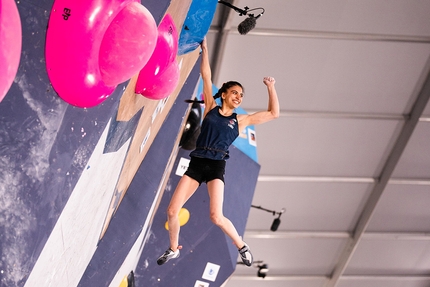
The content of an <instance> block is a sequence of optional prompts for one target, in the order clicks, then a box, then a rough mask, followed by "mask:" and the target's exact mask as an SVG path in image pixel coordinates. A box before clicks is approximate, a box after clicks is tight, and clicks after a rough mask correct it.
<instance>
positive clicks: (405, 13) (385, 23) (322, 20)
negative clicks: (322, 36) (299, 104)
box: [233, 0, 430, 36]
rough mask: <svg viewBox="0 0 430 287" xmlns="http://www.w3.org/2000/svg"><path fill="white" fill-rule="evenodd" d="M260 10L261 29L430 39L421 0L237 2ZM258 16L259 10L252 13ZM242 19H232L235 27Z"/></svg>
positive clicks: (429, 25) (429, 10) (428, 21)
mask: <svg viewBox="0 0 430 287" xmlns="http://www.w3.org/2000/svg"><path fill="white" fill-rule="evenodd" d="M235 3H236V4H237V5H236V6H238V7H240V8H243V7H245V6H249V7H250V8H254V7H263V8H265V9H266V12H265V14H264V15H263V16H262V17H261V18H259V19H258V26H257V27H258V28H260V29H290V30H303V31H330V32H349V33H372V34H394V35H411V36H430V17H428V15H430V8H429V5H428V2H427V1H422V0H391V1H386V0H359V1H344V0H289V1H285V0H269V1H259V0H239V1H235ZM255 12H256V13H259V11H255ZM243 19H244V17H235V19H234V21H233V26H237V25H238V24H239V23H240V22H241V21H242V20H243Z"/></svg>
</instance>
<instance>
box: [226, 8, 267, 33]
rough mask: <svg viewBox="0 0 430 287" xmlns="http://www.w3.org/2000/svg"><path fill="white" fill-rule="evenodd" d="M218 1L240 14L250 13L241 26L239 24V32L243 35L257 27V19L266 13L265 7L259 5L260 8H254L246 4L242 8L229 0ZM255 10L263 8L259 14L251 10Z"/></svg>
mask: <svg viewBox="0 0 430 287" xmlns="http://www.w3.org/2000/svg"><path fill="white" fill-rule="evenodd" d="M218 3H220V4H223V5H225V6H227V7H230V8H231V9H233V10H234V11H236V12H237V13H239V16H244V15H248V18H246V19H245V20H243V21H242V22H241V23H240V24H239V26H237V30H238V31H239V33H240V34H241V35H245V34H247V33H248V32H249V31H251V30H252V29H254V28H255V25H256V24H257V19H258V18H260V16H261V15H263V14H264V11H265V10H264V8H262V7H258V8H253V9H249V7H248V6H245V8H243V9H240V8H238V7H236V6H234V5H232V4H231V3H229V2H227V1H222V0H218ZM255 10H261V13H260V14H258V15H257V16H255V15H254V14H251V13H249V12H252V11H255Z"/></svg>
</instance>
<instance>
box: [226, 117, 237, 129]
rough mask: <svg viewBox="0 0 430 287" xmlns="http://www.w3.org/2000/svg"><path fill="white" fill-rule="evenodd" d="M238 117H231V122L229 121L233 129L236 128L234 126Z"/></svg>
mask: <svg viewBox="0 0 430 287" xmlns="http://www.w3.org/2000/svg"><path fill="white" fill-rule="evenodd" d="M236 122H237V121H236V119H231V120H230V121H229V122H228V126H229V127H230V128H231V129H234V126H235V125H236Z"/></svg>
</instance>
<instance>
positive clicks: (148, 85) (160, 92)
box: [135, 14, 179, 100]
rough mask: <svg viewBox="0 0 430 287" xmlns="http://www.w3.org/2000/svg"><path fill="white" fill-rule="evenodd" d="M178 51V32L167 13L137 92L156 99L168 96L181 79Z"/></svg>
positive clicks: (143, 70)
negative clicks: (177, 58) (177, 60)
mask: <svg viewBox="0 0 430 287" xmlns="http://www.w3.org/2000/svg"><path fill="white" fill-rule="evenodd" d="M177 52H178V32H177V29H176V26H175V23H174V22H173V19H172V17H171V16H170V15H169V14H166V15H165V16H164V18H163V20H162V21H161V23H160V25H159V27H158V39H157V45H156V46H155V50H154V52H153V54H152V55H151V58H150V59H149V61H148V63H147V64H146V65H145V67H143V69H142V70H141V71H140V73H139V76H138V79H137V82H136V88H135V92H136V93H137V94H141V95H143V96H145V97H147V98H149V99H154V100H159V99H164V98H166V97H168V96H169V95H170V94H171V93H172V92H173V91H174V90H175V88H176V86H177V84H178V81H179V67H178V64H177V62H176V54H177Z"/></svg>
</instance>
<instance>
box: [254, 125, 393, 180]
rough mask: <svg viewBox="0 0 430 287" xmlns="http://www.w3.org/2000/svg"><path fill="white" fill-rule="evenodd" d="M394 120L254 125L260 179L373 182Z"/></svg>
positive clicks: (385, 149) (388, 143) (390, 136)
mask: <svg viewBox="0 0 430 287" xmlns="http://www.w3.org/2000/svg"><path fill="white" fill-rule="evenodd" d="M398 126H399V123H398V122H396V121H373V120H356V119H343V120H338V119H326V118H323V119H313V118H280V119H278V120H276V121H273V122H270V123H267V124H264V125H261V126H257V127H256V134H257V142H258V146H267V147H270V148H268V149H258V159H259V163H260V164H261V171H260V173H261V174H268V175H280V174H284V175H312V176H358V177H366V176H367V177H373V176H375V173H376V172H379V170H380V168H381V167H380V164H381V161H382V160H384V157H385V154H386V152H387V149H388V148H389V147H390V141H391V140H392V139H393V137H394V136H397V129H398Z"/></svg>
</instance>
